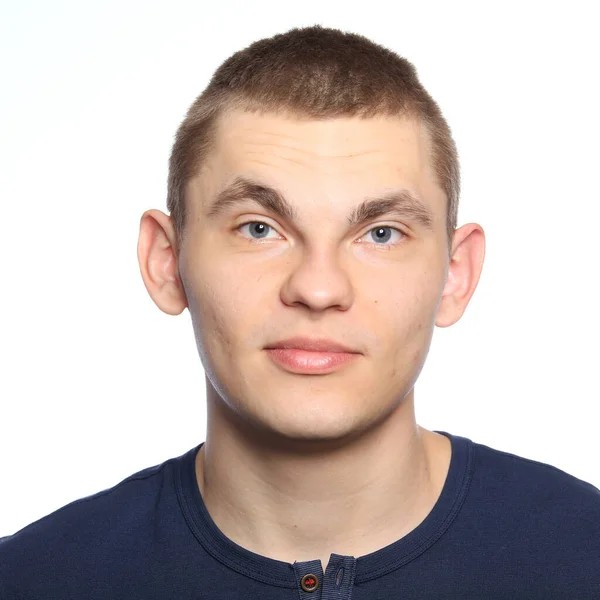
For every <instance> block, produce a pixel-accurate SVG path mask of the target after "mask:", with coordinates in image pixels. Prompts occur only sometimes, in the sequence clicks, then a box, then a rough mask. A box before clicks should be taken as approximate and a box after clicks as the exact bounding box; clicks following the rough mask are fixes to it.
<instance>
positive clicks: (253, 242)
mask: <svg viewBox="0 0 600 600" xmlns="http://www.w3.org/2000/svg"><path fill="white" fill-rule="evenodd" d="M254 223H261V224H262V225H266V226H267V227H270V228H271V229H273V230H274V231H277V230H276V229H275V227H273V226H272V225H269V223H266V222H265V221H246V222H245V223H240V224H239V225H238V226H237V227H236V231H238V233H239V230H240V229H241V228H242V227H244V226H245V225H252V224H254ZM376 229H392V230H394V231H397V232H398V233H400V234H402V239H401V240H400V241H399V242H394V243H393V244H376V243H375V242H367V243H370V244H371V245H372V246H376V247H377V248H379V249H386V250H389V249H390V248H394V247H395V246H400V245H401V244H403V243H404V242H405V241H406V238H408V234H407V233H405V232H404V231H403V230H402V229H399V228H398V227H392V226H391V225H377V226H376V227H372V228H371V229H369V230H368V231H367V232H365V235H368V234H369V233H371V231H374V230H376ZM239 235H241V237H243V238H244V239H245V240H248V241H249V242H250V243H252V244H262V243H264V242H265V241H268V240H257V239H255V238H248V237H246V236H244V235H242V234H241V233H240V234H239ZM361 237H365V236H364V235H363V236H361Z"/></svg>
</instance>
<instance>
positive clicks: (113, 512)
mask: <svg viewBox="0 0 600 600" xmlns="http://www.w3.org/2000/svg"><path fill="white" fill-rule="evenodd" d="M175 460H176V459H170V460H168V461H166V462H164V463H162V464H160V465H155V466H153V467H148V468H146V469H144V470H142V471H139V472H137V473H134V474H132V475H130V476H129V477H127V478H126V479H124V480H122V481H121V482H120V483H118V484H116V485H115V486H113V487H111V488H109V489H105V490H102V491H100V492H97V493H95V494H93V495H90V496H86V497H84V498H80V499H77V500H75V501H73V502H71V503H69V504H67V505H65V506H63V507H61V508H59V509H58V510H56V511H54V512H52V513H50V514H49V515H46V516H45V517H42V518H41V519H39V520H37V521H34V522H33V523H31V524H29V525H27V526H26V527H24V528H23V529H21V530H19V531H17V532H16V533H14V534H13V535H10V536H4V537H2V538H0V597H2V598H5V597H6V598H11V597H15V596H12V595H10V592H12V593H13V594H21V593H23V592H24V591H25V590H27V592H28V593H29V594H30V595H31V597H45V598H54V597H57V598H58V597H64V596H61V593H64V592H67V590H68V589H69V585H71V584H70V583H69V582H72V585H73V586H74V587H73V591H74V590H75V589H76V586H77V581H79V580H81V579H85V578H86V577H87V578H89V577H92V578H94V577H95V575H94V574H95V573H96V571H97V568H98V564H101V563H103V562H105V560H104V557H106V556H110V555H113V556H116V555H118V554H119V553H121V552H122V553H123V554H124V555H129V556H131V555H132V554H133V553H134V552H135V549H136V544H137V545H143V543H144V542H143V539H142V538H143V536H147V535H148V530H149V529H150V528H149V527H148V523H149V522H152V519H153V518H154V516H155V515H154V513H155V511H156V507H157V505H158V504H159V503H160V502H162V501H163V500H162V497H163V496H164V488H165V485H167V484H168V482H167V481H166V480H167V479H169V477H170V476H171V475H170V473H169V471H171V470H172V468H171V467H172V463H173V461H175ZM61 587H62V588H63V589H62V592H61ZM55 594H56V595H55ZM66 595H67V596H68V593H67V594H66ZM19 597H20V596H19ZM28 597H29V596H28Z"/></svg>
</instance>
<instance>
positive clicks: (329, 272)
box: [281, 250, 353, 311]
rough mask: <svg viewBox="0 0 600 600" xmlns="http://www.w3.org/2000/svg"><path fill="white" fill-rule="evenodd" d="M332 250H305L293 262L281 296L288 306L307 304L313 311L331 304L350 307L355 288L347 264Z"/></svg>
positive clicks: (330, 306) (345, 308) (333, 306)
mask: <svg viewBox="0 0 600 600" xmlns="http://www.w3.org/2000/svg"><path fill="white" fill-rule="evenodd" d="M340 262H341V261H340V258H339V257H335V256H333V255H332V253H331V252H330V251H329V252H328V251H323V250H319V251H312V252H306V253H305V254H304V255H303V256H300V257H299V258H298V259H297V261H296V262H293V264H292V265H291V271H290V273H289V275H288V277H287V278H286V279H285V282H284V284H283V286H282V289H281V300H282V302H283V303H284V304H286V305H288V306H294V305H304V306H306V307H307V308H309V309H311V310H312V311H324V310H326V309H328V308H336V309H338V310H348V309H349V308H350V306H351V305H352V301H353V288H352V284H351V280H350V277H349V275H348V272H347V268H344V266H343V265H341V264H340Z"/></svg>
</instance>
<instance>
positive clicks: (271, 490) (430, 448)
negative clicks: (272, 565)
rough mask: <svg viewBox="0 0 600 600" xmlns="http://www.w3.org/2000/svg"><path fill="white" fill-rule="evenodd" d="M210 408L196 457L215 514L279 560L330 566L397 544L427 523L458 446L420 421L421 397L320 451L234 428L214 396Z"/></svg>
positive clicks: (231, 531) (241, 540)
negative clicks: (336, 557)
mask: <svg viewBox="0 0 600 600" xmlns="http://www.w3.org/2000/svg"><path fill="white" fill-rule="evenodd" d="M210 396H212V397H210ZM208 406H209V411H208V412H209V419H208V429H207V439H206V443H205V444H204V445H203V447H202V448H201V450H200V452H198V455H197V458H196V475H197V480H198V485H199V488H200V492H201V494H202V497H203V500H204V503H205V504H206V507H207V510H208V512H209V514H210V515H211V517H212V519H213V520H214V521H215V523H216V525H217V526H218V527H219V529H220V530H221V531H222V532H223V533H224V534H225V535H226V536H227V537H229V538H230V539H231V540H233V541H234V542H236V543H237V544H238V545H240V546H242V547H244V548H246V549H248V550H251V551H253V552H255V553H257V554H261V555H263V556H266V557H269V558H273V559H276V560H281V561H285V562H289V563H293V562H295V561H305V560H313V559H315V558H320V559H321V562H322V564H323V568H325V567H326V565H327V561H328V560H329V555H330V554H331V553H332V552H335V553H336V554H344V555H349V556H355V557H359V556H362V555H365V554H369V553H371V552H375V551H376V550H378V549H380V548H383V547H384V546H387V545H389V544H391V543H393V542H394V541H396V540H398V539H400V538H401V537H403V536H404V535H406V534H407V533H409V532H410V531H412V530H413V529H414V528H415V527H416V526H417V525H419V523H421V522H422V521H423V520H424V519H425V517H426V516H427V514H428V513H429V512H430V511H431V509H432V508H433V506H434V504H435V502H436V500H437V498H438V497H439V495H440V493H441V490H442V487H443V485H444V481H445V478H446V475H447V472H448V467H449V462H450V442H449V440H448V439H447V438H446V437H444V436H441V435H439V434H435V433H432V432H430V431H427V430H425V429H423V428H421V427H419V426H418V425H417V424H416V422H415V418H414V391H411V393H410V395H409V396H407V397H406V398H405V400H404V402H403V403H402V404H401V405H400V406H399V407H398V408H397V409H396V410H395V411H394V412H393V413H392V414H391V415H390V416H389V417H388V418H387V419H386V420H385V421H384V422H382V423H381V424H379V425H378V426H377V427H375V428H373V429H371V430H370V431H368V432H365V433H362V434H361V435H360V436H359V437H357V438H355V439H353V440H352V441H349V442H345V443H343V444H341V443H340V442H339V441H338V442H337V443H336V444H335V445H333V444H331V445H327V444H325V443H319V444H318V446H319V447H318V448H316V446H315V444H314V443H312V442H298V443H291V442H290V441H289V440H287V441H281V443H280V444H277V443H274V442H273V438H269V437H268V436H266V435H264V434H261V433H260V432H257V431H256V430H255V429H254V430H251V429H250V428H249V427H248V425H246V426H240V424H239V423H238V424H237V425H234V426H232V422H231V415H227V409H226V408H225V407H224V403H223V402H222V400H220V399H218V398H215V396H214V395H211V394H209V404H208Z"/></svg>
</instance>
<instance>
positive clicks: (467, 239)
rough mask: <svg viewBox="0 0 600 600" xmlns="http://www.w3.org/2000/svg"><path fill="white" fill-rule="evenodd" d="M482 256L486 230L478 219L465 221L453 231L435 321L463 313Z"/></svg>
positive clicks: (450, 322) (448, 320) (456, 317)
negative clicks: (447, 264)
mask: <svg viewBox="0 0 600 600" xmlns="http://www.w3.org/2000/svg"><path fill="white" fill-rule="evenodd" d="M484 258H485V233H484V231H483V228H482V227H481V226H480V225H478V224H477V223H467V224H466V225H463V226H462V227H461V228H460V229H457V230H456V231H455V232H454V240H453V251H452V257H451V258H450V264H449V267H448V277H447V279H446V285H445V287H444V291H443V292H442V300H441V302H440V306H439V308H438V313H437V318H436V321H435V324H436V325H437V326H438V327H449V326H450V325H454V323H456V322H457V321H458V320H459V319H460V318H461V317H462V315H463V313H464V312H465V309H466V308H467V305H468V304H469V301H470V300H471V297H472V296H473V294H474V292H475V288H476V287H477V284H478V283H479V278H480V276H481V271H482V269H483V261H484Z"/></svg>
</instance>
